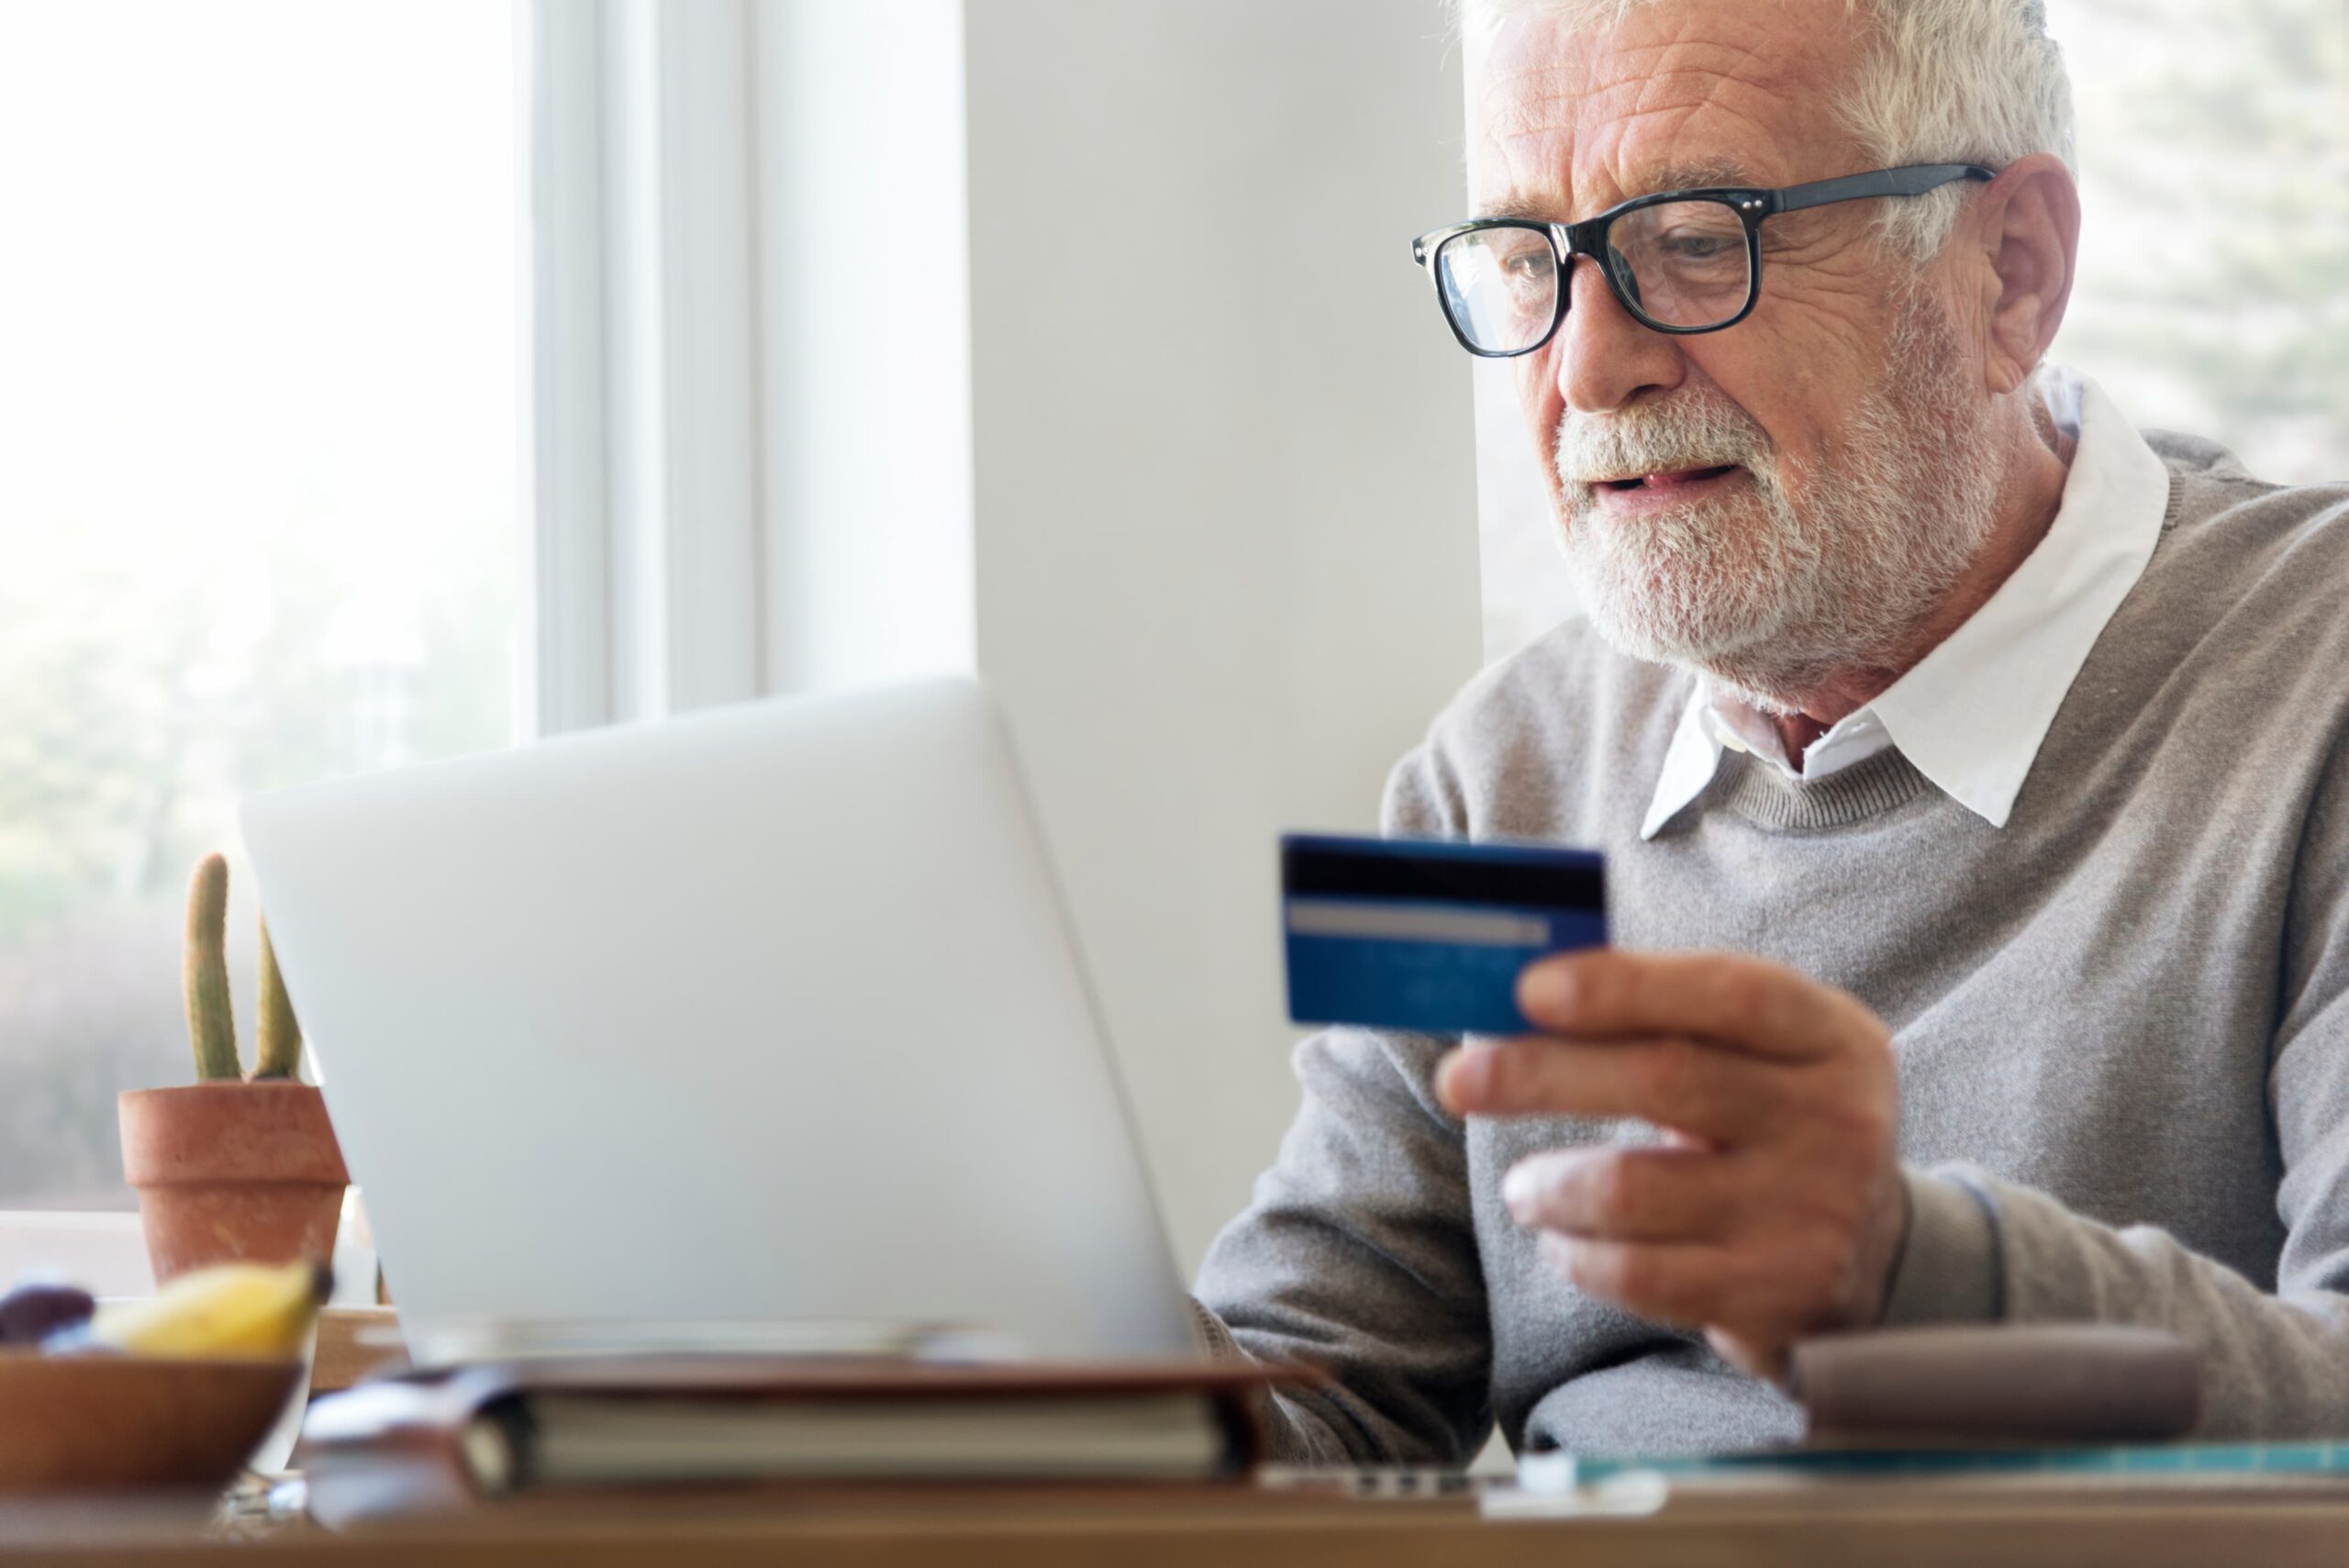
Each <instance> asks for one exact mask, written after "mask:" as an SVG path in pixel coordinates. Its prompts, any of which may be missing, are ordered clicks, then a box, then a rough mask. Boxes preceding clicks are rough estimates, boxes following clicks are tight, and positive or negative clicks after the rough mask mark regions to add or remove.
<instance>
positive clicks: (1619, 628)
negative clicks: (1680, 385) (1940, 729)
mask: <svg viewBox="0 0 2349 1568" xmlns="http://www.w3.org/2000/svg"><path fill="white" fill-rule="evenodd" d="M1886 367H1887V368H1886V373H1885V376H1884V379H1883V381H1882V382H1881V383H1880V384H1877V385H1876V386H1874V387H1871V388H1870V389H1869V390H1868V391H1867V392H1865V394H1863V395H1862V396H1861V397H1860V399H1859V401H1858V403H1857V405H1856V406H1854V408H1853V410H1852V414H1851V417H1850V418H1849V419H1848V420H1847V421H1846V422H1845V425H1844V428H1843V431H1842V439H1841V441H1840V442H1839V443H1837V445H1835V446H1834V447H1832V448H1831V449H1830V450H1828V451H1827V452H1826V453H1825V454H1824V457H1823V459H1822V461H1821V462H1820V463H1819V464H1817V465H1816V466H1813V465H1809V464H1803V463H1798V462H1794V461H1793V460H1788V461H1787V462H1786V463H1785V465H1784V470H1783V471H1782V469H1781V466H1780V464H1779V463H1778V462H1776V461H1775V460H1774V459H1773V457H1772V455H1771V452H1770V447H1769V441H1768V439H1767V438H1766V437H1765V435H1764V434H1763V432H1762V428H1761V427H1760V426H1759V425H1757V424H1755V423H1754V421H1753V417H1752V416H1751V415H1749V414H1747V413H1746V412H1745V410H1743V409H1742V408H1740V407H1739V406H1737V405H1736V404H1734V403H1732V402H1731V401H1730V400H1729V399H1728V398H1727V397H1725V396H1723V395H1720V393H1718V392H1716V391H1713V390H1711V389H1710V388H1705V389H1702V390H1698V391H1695V392H1690V393H1686V394H1682V395H1676V396H1674V397H1672V398H1669V399H1667V400H1665V401H1664V402H1661V403H1658V404H1655V405H1653V406H1645V405H1634V406H1631V407H1630V408H1627V409H1624V410H1623V411H1621V412H1620V413H1617V414H1612V415H1607V416H1602V417H1588V416H1583V415H1577V414H1575V412H1574V411H1573V410H1572V409H1568V410H1567V412H1566V415H1565V417H1564V419H1562V420H1560V421H1559V425H1558V434H1557V447H1556V452H1555V457H1554V461H1555V462H1556V465H1557V469H1558V473H1559V476H1560V477H1561V478H1562V479H1563V480H1564V482H1565V486H1566V495H1567V496H1568V497H1569V498H1570V499H1569V506H1570V515H1569V516H1568V517H1567V518H1566V520H1565V527H1564V535H1563V539H1562V541H1561V542H1562V545H1563V548H1564V552H1565V557H1566V563H1567V566H1568V568H1569V569H1570V571H1571V572H1572V573H1573V576H1574V580H1575V589H1576V591H1577V592H1578V593H1579V594H1580V595H1581V598H1582V602H1583V604H1584V606H1586V608H1587V610H1588V611H1589V614H1590V617H1591V621H1592V623H1593V625H1595V626H1596V627H1597V628H1598V632H1599V634H1600V635H1601V636H1602V637H1604V638H1606V639H1607V640H1608V641H1609V642H1610V643H1612V644H1613V645H1614V646H1615V647H1616V648H1618V649H1620V651H1623V652H1624V653H1627V654H1629V655H1631V657H1632V658H1635V659H1644V660H1648V661H1650V662H1655V663H1663V664H1674V665H1679V666H1681V667H1683V668H1687V669H1694V670H1699V671H1703V672H1704V673H1707V674H1709V675H1710V676H1711V677H1712V678H1713V679H1714V680H1715V681H1716V682H1718V683H1720V684H1723V685H1726V686H1729V687H1731V688H1732V689H1733V690H1734V691H1735V692H1736V693H1737V694H1738V695H1741V696H1742V697H1743V698H1745V699H1746V700H1747V701H1748V702H1749V703H1751V704H1752V705H1753V706H1755V707H1757V708H1759V709H1761V710H1763V711H1765V712H1777V713H1787V712H1792V711H1794V709H1795V708H1796V706H1797V705H1798V701H1799V699H1800V698H1801V697H1802V696H1803V695H1807V694H1809V693H1811V692H1814V691H1816V690H1817V689H1818V688H1819V686H1820V684H1821V683H1822V682H1823V681H1824V680H1825V679H1827V678H1828V677H1830V676H1832V675H1834V674H1836V673H1847V672H1851V671H1854V670H1881V669H1887V668H1898V667H1900V666H1901V665H1902V664H1904V663H1905V662H1908V661H1909V659H1912V658H1913V657H1915V655H1916V653H1917V652H1918V651H1919V650H1917V649H1915V648H1914V647H1913V646H1912V644H1913V643H1914V641H1915V639H1916V637H1917V634H1918V632H1919V629H1920V627H1921V626H1922V624H1923V623H1924V621H1925V620H1926V619H1927V617H1930V616H1931V615H1932V612H1933V611H1934V610H1935V609H1936V608H1937V607H1939V606H1941V604H1942V603H1943V601H1944V600H1945V599H1946V598H1947V597H1948V595H1949V594H1950V592H1951V590H1952V589H1953V588H1954V587H1955V585H1956V584H1957V581H1958V579H1959V578H1960V577H1961V576H1963V575H1964V573H1965V571H1966V569H1967V568H1968V567H1970V566H1971V565H1972V564H1973V563H1974V562H1975V559H1976V557H1977V556H1978V555H1979V554H1980V553H1981V551H1982V549H1983V547H1984V545H1985V544H1987V542H1988V539H1989V537H1990V534H1991V532H1992V530H1993V528H1994V527H1995V522H1996V518H1995V513H1994V508H1995V505H1996V500H1997V496H1998V486H1999V482H2000V475H1999V473H1998V462H1997V455H1996V444H1995V442H1994V440H1993V439H1992V436H1991V425H1990V410H1989V407H1988V406H1987V405H1986V404H1984V403H1983V402H1982V401H1981V399H1980V395H1979V393H1978V391H1976V390H1975V389H1974V388H1973V387H1971V386H1969V384H1968V379H1967V377H1966V374H1965V370H1964V368H1963V366H1962V362H1961V355H1960V353H1959V350H1958V343H1957V339H1956V336H1955V334H1954V331H1953V330H1952V328H1951V327H1950V324H1949V320H1948V317H1946V316H1945V315H1944V314H1943V312H1942V310H1941V309H1940V307H1939V306H1937V305H1936V304H1935V303H1934V302H1932V300H1930V299H1928V298H1925V297H1923V296H1922V295H1916V296H1912V297H1911V299H1910V300H1909V302H1908V303H1907V304H1906V305H1905V306H1904V307H1903V309H1902V312H1901V316H1900V318H1899V320H1898V323H1897V325H1896V328H1895V331H1894V336H1893V341H1892V342H1891V343H1890V344H1889V345H1888V352H1887V358H1886ZM1731 463H1734V464H1737V465H1738V466H1740V467H1742V468H1743V469H1744V470H1745V472H1746V474H1747V476H1748V477H1749V479H1750V480H1751V482H1752V483H1751V484H1748V485H1742V486H1739V487H1738V488H1737V489H1736V490H1734V491H1732V492H1731V494H1729V495H1725V496H1718V497H1710V498H1707V499H1704V500H1699V501H1694V502H1691V503H1689V504H1688V505H1687V506H1683V507H1679V508H1676V509H1674V510H1671V511H1652V512H1648V513H1646V514H1644V515H1642V517H1638V518H1636V519H1626V520H1618V519H1615V518H1612V517H1607V516H1606V515H1605V514H1604V513H1603V512H1602V511H1601V509H1600V507H1599V506H1598V500H1597V498H1596V496H1595V495H1593V493H1592V492H1591V490H1590V489H1589V488H1588V487H1586V485H1585V484H1583V481H1584V480H1585V479H1587V478H1590V477H1594V476H1606V475H1612V474H1620V473H1676V472H1680V471H1683V470H1687V469H1696V468H1711V467H1717V466H1721V465H1726V464H1731Z"/></svg>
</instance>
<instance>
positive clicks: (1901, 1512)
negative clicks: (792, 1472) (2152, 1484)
mask: <svg viewBox="0 0 2349 1568" xmlns="http://www.w3.org/2000/svg"><path fill="white" fill-rule="evenodd" d="M231 1554H240V1556H239V1555H231ZM0 1559H6V1561H7V1562H11V1563H14V1562H19V1561H23V1562H58V1563H73V1564H77V1565H80V1568H101V1565H109V1568H110V1565H115V1564H120V1565H123V1568H131V1565H138V1568H166V1565H176V1564H195V1563H204V1564H211V1563H228V1562H237V1561H239V1560H241V1561H245V1562H261V1563H295V1562H318V1563H325V1564H335V1565H347V1568H393V1565H395V1564H400V1565H405V1564H409V1563H417V1562H426V1563H430V1564H434V1565H436V1568H558V1565H561V1568H622V1565H629V1568H634V1565H640V1564H646V1565H651V1568H735V1565H738V1564H743V1565H747V1564H751V1563H758V1564H762V1565H766V1564H775V1563H791V1564H795V1565H807V1568H930V1565H933V1564H939V1565H942V1564H954V1565H956V1568H1077V1565H1079V1564H1083V1565H1085V1568H1096V1565H1108V1568H1178V1565H1179V1568H1583V1565H1586V1564H1588V1565H1592V1568H1605V1565H1609V1564H1621V1565H1626V1568H1630V1565H1641V1568H1645V1565H1654V1564H1672V1565H1675V1568H1684V1565H1686V1568H1695V1565H1712V1564H1730V1563H1740V1564H1746V1563H1755V1564H1786V1565H1789V1568H1791V1565H1796V1564H1800V1565H1803V1568H1810V1565H1813V1564H1819V1563H1833V1562H1863V1563H1884V1564H1890V1565H1897V1568H1944V1565H1947V1568H1956V1565H1959V1564H1965V1565H1967V1568H1976V1565H1982V1564H1997V1565H1998V1568H2032V1565H2033V1564H2064V1565H2065V1568H2071V1565H2074V1564H2082V1563H2107V1562H2109V1563H2125V1564H2129V1565H2130V1568H2165V1565H2168V1564H2184V1563H2215V1564H2221V1565H2223V1568H2298V1565H2300V1564H2307V1565H2310V1568H2317V1565H2321V1568H2341V1565H2343V1564H2344V1563H2349V1492H2344V1491H2338V1490H2321V1491H2311V1490H2306V1489H2300V1490H2294V1489H2292V1488H2290V1487H2280V1488H2274V1489H2268V1490H2264V1491H2260V1492H2248V1491H2232V1492H2226V1493H2196V1492H2187V1493H2176V1492H2171V1493H2162V1492H2154V1491H2151V1490H2146V1489H2132V1490H2127V1491H2110V1492H2102V1493H2096V1492H2090V1491H2086V1490H2083V1489H2080V1488H2078V1487H2076V1486H2075V1487H2070V1488H2066V1489H2054V1488H2050V1487H2048V1486H2046V1485H2044V1484H2042V1485H2036V1486H2031V1485H2011V1484H2009V1485H1991V1486H1982V1487H1978V1488H1975V1489H1972V1490H1957V1489H1952V1488H1951V1487H1949V1486H1947V1485H1944V1486H1942V1487H1940V1488H1924V1487H1915V1486H1904V1485H1901V1484H1898V1483H1880V1482H1879V1483H1848V1482H1845V1483H1820V1484H1813V1485H1807V1486H1803V1487H1801V1488H1798V1489H1788V1488H1785V1487H1776V1488H1773V1487H1748V1488H1742V1489H1739V1490H1736V1491H1725V1492H1721V1493H1720V1494H1717V1495H1713V1496H1705V1497H1702V1498H1694V1497H1691V1498H1687V1499H1683V1498H1680V1497H1675V1500H1674V1501H1673V1502H1672V1503H1670V1504H1669V1505H1667V1507H1666V1508H1665V1510H1664V1512H1663V1513H1661V1514H1658V1515H1654V1516H1653V1517H1648V1518H1586V1519H1542V1520H1507V1521H1504V1520H1487V1519H1484V1518H1479V1517H1478V1516H1477V1513H1476V1510H1475V1505H1474V1504H1473V1503H1467V1502H1459V1501H1442V1502H1371V1501H1361V1502H1357V1501H1351V1500H1341V1499H1336V1498H1331V1497H1323V1496H1260V1495H1255V1494H1251V1493H1233V1494H1227V1495H1223V1496H1208V1495H1204V1494H1186V1495H1183V1496H1158V1497H1137V1496H1133V1495H1131V1494H1128V1495H1125V1496H1099V1495H1091V1496H1087V1495H1083V1494H1043V1495H1039V1494H1029V1495H1023V1496H1008V1495H1001V1494H997V1495H994V1496H967V1495H965V1496H942V1495H938V1494H930V1495H917V1496H905V1495H897V1496H864V1497H861V1498H860V1497H847V1496H839V1495H832V1496H824V1497H821V1498H803V1499H800V1500H797V1501H796V1502H793V1503H790V1504H770V1505H763V1506H745V1505H743V1504H740V1503H730V1504H725V1505H712V1504H708V1503H701V1504H693V1505H672V1504H662V1505H659V1506H637V1507H620V1506H618V1505H598V1506H595V1507H566V1508H564V1509H562V1510H561V1511H559V1512H556V1511H540V1512H536V1513H523V1512H505V1513H497V1514H487V1515H483V1516H479V1517H474V1518H466V1519H461V1520H448V1521H440V1522H431V1523H420V1524H412V1525H405V1526H402V1527H399V1528H398V1529H381V1530H377V1531H375V1532H373V1533H369V1534H364V1535H351V1536H336V1535H330V1534H328V1533H327V1532H325V1531H323V1530H320V1529H317V1528H316V1527H313V1526H306V1525H291V1526H284V1527H280V1528H276V1529H271V1530H269V1531H267V1532H265V1533H263V1534H262V1535H261V1536H260V1537H259V1538H258V1539H244V1540H221V1539H217V1538H207V1535H206V1529H205V1527H204V1526H202V1525H201V1524H199V1523H196V1522H193V1521H191V1519H190V1518H188V1517H187V1515H186V1514H185V1512H184V1511H183V1512H182V1513H180V1514H179V1515H177V1516H173V1514H172V1513H171V1512H170V1511H169V1509H168V1507H165V1506H164V1505H161V1504H128V1503H117V1504H113V1505H109V1506H106V1507H90V1506H86V1505H65V1504H52V1505H46V1506H38V1507H28V1506H24V1505H17V1506H15V1507H0Z"/></svg>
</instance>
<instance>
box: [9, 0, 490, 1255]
mask: <svg viewBox="0 0 2349 1568" xmlns="http://www.w3.org/2000/svg"><path fill="white" fill-rule="evenodd" d="M514 35H515V18H514V17H513V15H512V13H511V12H510V11H509V10H508V9H507V8H506V7H504V6H492V5H485V4H483V3H482V0H336V3H335V4H333V5H330V6H321V5H317V4H315V3H313V0H211V3H209V4H206V5H203V6H188V5H184V4H181V3H178V0H77V3H76V4H74V5H71V6H9V7H6V8H0V192H6V194H7V195H6V199H7V209H6V211H7V228H6V234H7V238H6V242H5V245H0V343H5V344H6V351H5V353H0V431H5V432H6V436H5V439H6V447H7V458H6V461H5V462H0V1208H38V1207H53V1208H111V1207H127V1206H128V1205H129V1203H130V1202H131V1197H130V1195H129V1193H128V1191H127V1190H126V1189H124V1188H123V1186H122V1184H121V1167H120V1162H119V1154H118V1151H117V1142H116V1132H115V1108H114V1100H115V1095H116V1094H117V1091H119V1090H122V1089H126V1088H132V1087H141V1086H146V1085H150V1084H173V1083H181V1082H185V1081H187V1080H188V1078H189V1077H190V1075H191V1073H192V1071H193V1069H192V1065H191V1062H190V1060H189V1055H188V1050H187V1045H186V1040H185V1029H184V1023H183V1015H182V1005H181V999H180V983H179V945H180V923H181V916H180V909H181V904H182V899H183V895H184V887H185V883H186V877H187V873H188V870H189V867H190V866H191V864H192V863H193V862H194V861H195V858H196V856H197V855H199V854H200V853H202V852H203V851H206V850H209V849H212V848H216V847H217V848H223V849H227V850H228V851H230V853H231V860H232V864H233V878H232V899H231V929H230V940H231V951H232V960H233V962H234V967H235V971H236V985H237V993H236V994H237V997H238V1003H239V1029H240V1033H241V1034H242V1035H243V1036H244V1038H245V1042H246V1050H247V1051H248V1053H250V1027H251V1011H250V1006H251V1004H250V997H251V995H252V949H253V934H252V920H253V917H254V914H255V912H256V909H257V895H256V893H255V890H254V886H253V883H252V879H251V875H250V870H249V868H248V867H247V866H246V865H245V863H244V862H243V861H242V860H241V858H240V856H239V854H238V846H237V844H236V841H235V808H236V803H237V801H238V798H239V796H240V795H244V794H246V793H248V792H250V791H254V790H260V789H266V788H270V787H273V786H276V785H281V784H293V783H298V782H302V781H306V780H308V779H313V778H317V777H320V776H323V775H327V774H330V773H349V772H355V771H360V770H364V769H370V768H377V767H384V766H390V765H395V764H397V763H402V762H413V761H418V760H422V759H426V758H430V757H436V756H443V755H449V754H452V753H457V752H463V751H479V750H483V749H485V748H490V747H496V746H501V745H505V744H507V743H509V742H510V741H511V740H513V739H514V735H515V728H516V717H515V715H516V713H517V711H518V709H517V706H516V700H515V690H516V679H515V671H516V667H517V650H518V635H519V631H520V628H521V623H522V617H521V607H520V606H521V567H522V564H523V553H522V551H523V545H522V539H523V537H524V536H523V529H522V528H521V526H520V523H519V520H518V518H519V513H520V508H521V501H522V497H521V495H520V481H519V470H518V453H519V452H520V451H521V450H522V449H521V443H520V441H519V440H518V420H519V418H520V417H521V395H520V386H519V383H518V374H519V372H518V364H519V362H520V356H519V350H520V348H521V343H522V334H521V330H520V327H519V317H518V300H517V285H518V262H519V254H520V252H519V249H518V248H519V246H520V243H521V239H522V233H523V227H522V226H523V219H524V206H523V202H522V200H521V195H520V192H519V189H518V178H519V175H518V155H517V148H516V135H517V126H518V114H517V108H516V89H515V83H516V75H517V72H516V61H515V57H514V56H515V48H516V44H515V37H514Z"/></svg>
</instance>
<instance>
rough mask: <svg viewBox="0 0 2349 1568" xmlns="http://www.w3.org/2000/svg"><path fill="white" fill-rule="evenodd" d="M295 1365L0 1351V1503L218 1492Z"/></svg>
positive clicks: (284, 1392)
mask: <svg viewBox="0 0 2349 1568" xmlns="http://www.w3.org/2000/svg"><path fill="white" fill-rule="evenodd" d="M302 1366H303V1363H302V1362H300V1361H298V1360H295V1359H292V1358H288V1359H286V1360H284V1361H228V1360H220V1361H193V1360H190V1361H180V1360H169V1359H165V1358H162V1357H156V1356H129V1355H106V1354H98V1353H95V1352H94V1353H90V1354H84V1355H60V1356H45V1355H42V1354H40V1353H39V1351H31V1350H23V1349H17V1350H0V1496H28V1495H31V1494H36V1493H62V1492H93V1491H112V1490H117V1489H122V1488H127V1487H164V1486H221V1485H227V1483H228V1481H229V1480H230V1479H231V1478H233V1477H234V1476H235V1475H236V1473H237V1472H238V1471H239V1469H240V1468H241V1467H242V1466H243V1464H244V1462H245V1460H246V1458H247V1457H248V1456H249V1455H250V1454H251V1452H252V1451H253V1450H254V1449H255V1448H257V1447H258V1446H260V1443H261V1440H262V1438H264V1437H266V1436H268V1435H269V1429H270V1428H271V1427H272V1426H273V1425H275V1424H276V1421H277V1418H278V1416H279V1414H280V1413H281V1412H283V1411H284V1408H285V1402H286V1400H287V1399H289V1398H291V1397H292V1396H293V1394H294V1385H295V1384H296V1383H298V1382H299V1381H300V1380H301V1376H302Z"/></svg>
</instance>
